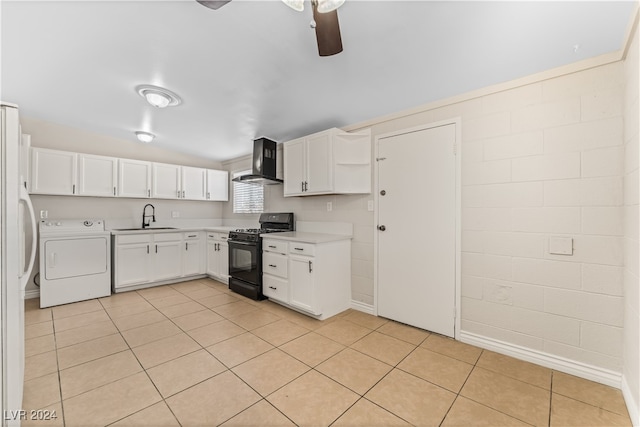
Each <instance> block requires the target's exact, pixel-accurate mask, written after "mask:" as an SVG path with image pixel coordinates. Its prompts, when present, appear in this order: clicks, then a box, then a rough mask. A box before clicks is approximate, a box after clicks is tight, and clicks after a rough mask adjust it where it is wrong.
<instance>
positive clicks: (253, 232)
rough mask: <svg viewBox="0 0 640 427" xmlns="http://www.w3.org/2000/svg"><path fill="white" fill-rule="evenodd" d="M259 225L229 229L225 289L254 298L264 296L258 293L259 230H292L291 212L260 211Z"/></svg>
mask: <svg viewBox="0 0 640 427" xmlns="http://www.w3.org/2000/svg"><path fill="white" fill-rule="evenodd" d="M259 223H260V228H247V229H238V230H235V231H230V232H229V240H227V243H229V276H230V277H229V289H231V290H232V291H233V292H236V293H238V294H241V295H244V296H246V297H248V298H251V299H254V300H262V299H265V296H264V295H263V294H262V238H261V237H260V235H261V234H266V233H279V232H284V231H294V230H295V222H294V219H293V213H292V212H288V213H263V214H261V215H260V219H259Z"/></svg>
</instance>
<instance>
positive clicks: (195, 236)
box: [182, 231, 200, 240]
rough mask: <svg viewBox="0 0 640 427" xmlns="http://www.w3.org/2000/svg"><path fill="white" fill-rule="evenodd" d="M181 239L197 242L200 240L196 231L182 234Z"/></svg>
mask: <svg viewBox="0 0 640 427" xmlns="http://www.w3.org/2000/svg"><path fill="white" fill-rule="evenodd" d="M182 237H183V238H184V240H197V239H199V238H200V233H199V232H198V231H192V232H190V233H184V234H183V235H182Z"/></svg>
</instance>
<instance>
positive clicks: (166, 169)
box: [151, 163, 182, 199]
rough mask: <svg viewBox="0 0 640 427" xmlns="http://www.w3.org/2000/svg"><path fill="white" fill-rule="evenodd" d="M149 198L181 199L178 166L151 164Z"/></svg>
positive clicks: (180, 180)
mask: <svg viewBox="0 0 640 427" xmlns="http://www.w3.org/2000/svg"><path fill="white" fill-rule="evenodd" d="M152 177H153V178H152V180H151V182H152V187H151V197H152V198H154V199H180V198H182V185H181V182H182V179H181V174H180V166H178V165H170V164H166V163H153V166H152Z"/></svg>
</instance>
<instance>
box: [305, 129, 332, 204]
mask: <svg viewBox="0 0 640 427" xmlns="http://www.w3.org/2000/svg"><path fill="white" fill-rule="evenodd" d="M306 167H307V186H306V188H305V189H306V191H305V194H317V193H328V192H331V191H332V190H333V154H332V140H331V132H323V133H320V134H317V135H312V136H310V137H308V138H307V142H306Z"/></svg>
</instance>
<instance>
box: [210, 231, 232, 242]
mask: <svg viewBox="0 0 640 427" xmlns="http://www.w3.org/2000/svg"><path fill="white" fill-rule="evenodd" d="M228 238H229V233H217V232H215V231H207V239H208V240H219V241H223V242H226V241H227V239H228Z"/></svg>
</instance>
